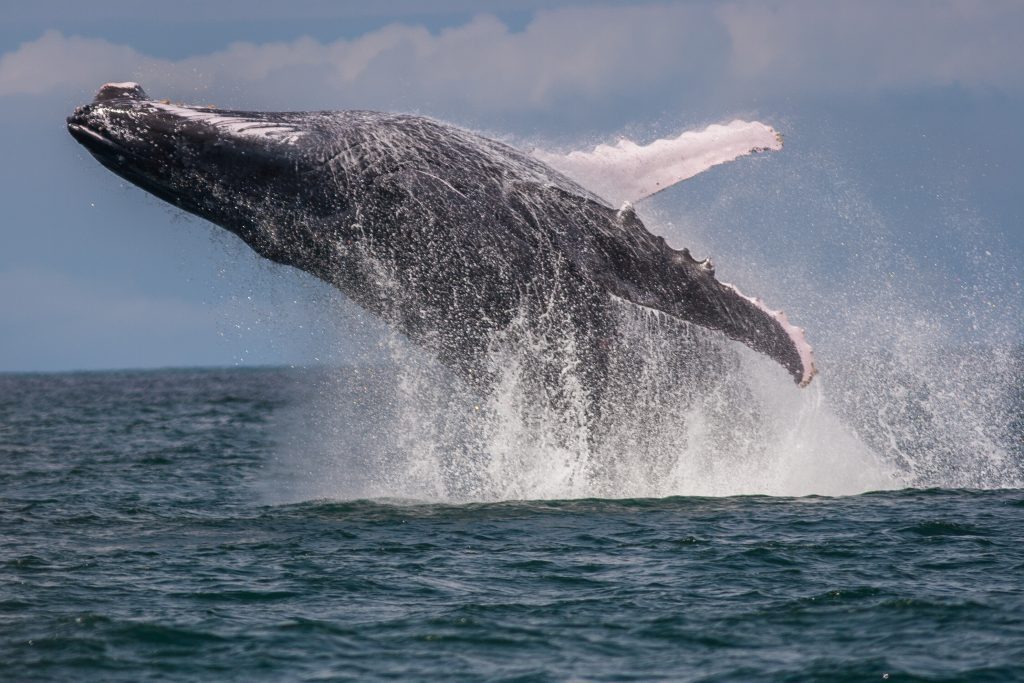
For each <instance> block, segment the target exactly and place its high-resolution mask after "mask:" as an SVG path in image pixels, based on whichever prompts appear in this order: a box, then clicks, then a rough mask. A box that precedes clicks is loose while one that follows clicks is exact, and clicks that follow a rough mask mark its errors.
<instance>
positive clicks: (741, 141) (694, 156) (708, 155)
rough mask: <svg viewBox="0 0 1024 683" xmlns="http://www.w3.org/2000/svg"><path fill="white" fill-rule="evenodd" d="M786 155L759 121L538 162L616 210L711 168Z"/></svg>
mask: <svg viewBox="0 0 1024 683" xmlns="http://www.w3.org/2000/svg"><path fill="white" fill-rule="evenodd" d="M779 149H782V136H781V135H779V133H778V132H777V131H776V130H775V129H774V128H772V127H771V126H767V125H765V124H763V123H760V122H758V121H740V120H736V121H732V122H731V123H727V124H724V125H723V124H715V125H711V126H708V127H707V128H705V129H703V130H700V131H686V132H684V133H682V134H680V135H679V136H677V137H674V138H662V139H660V140H655V141H654V142H652V143H650V144H648V145H638V144H637V143H635V142H633V141H632V140H627V139H626V138H622V139H620V140H619V141H618V142H616V143H615V144H614V145H598V146H597V147H595V148H594V149H593V150H591V151H589V152H583V151H574V152H569V153H568V154H560V153H557V152H549V151H546V150H542V149H535V150H534V151H533V156H535V157H536V158H538V159H540V160H541V161H543V162H544V163H546V164H548V165H549V166H551V167H552V168H554V169H555V170H558V171H561V172H562V173H564V174H565V175H567V176H568V177H570V178H572V179H573V180H575V181H576V182H578V183H579V184H580V185H582V186H583V187H585V188H587V189H588V190H590V191H591V192H594V193H595V194H597V195H599V196H601V197H603V198H604V199H606V200H608V201H609V202H611V203H612V204H613V205H614V204H619V203H621V202H623V201H628V202H638V201H640V200H641V199H645V198H647V197H650V196H651V195H653V194H655V193H657V192H661V191H662V190H664V189H665V188H667V187H671V186H672V185H675V184H676V183H678V182H680V181H683V180H686V179H687V178H692V177H693V176H695V175H697V174H698V173H701V172H703V171H706V170H707V169H709V168H711V167H712V166H717V165H718V164H723V163H725V162H727V161H733V160H734V159H738V158H739V157H741V156H746V155H747V154H752V153H754V152H766V151H771V150H779Z"/></svg>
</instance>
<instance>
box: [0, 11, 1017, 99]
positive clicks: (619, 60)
mask: <svg viewBox="0 0 1024 683" xmlns="http://www.w3.org/2000/svg"><path fill="white" fill-rule="evenodd" d="M1022 27H1024V4H1021V3H1019V2H1008V1H1004V2H998V1H993V2H985V3H974V2H961V1H956V0H947V1H945V2H931V1H924V0H918V1H916V2H901V3H889V2H864V3H842V4H833V3H817V2H803V1H799V0H793V1H788V2H777V3H767V4H766V3H760V2H758V3H754V2H729V3H686V4H667V5H644V6H630V7H623V6H615V7H596V8H595V7H587V8H581V7H570V8H563V9H556V10H550V11H546V10H544V11H538V12H536V13H535V14H534V15H533V18H532V20H531V21H530V22H529V23H528V24H527V25H526V27H525V28H524V29H523V30H521V31H516V30H513V29H511V28H510V27H509V26H508V25H506V24H505V23H503V22H502V21H501V20H500V19H498V18H495V17H493V16H489V15H480V16H477V17H476V18H474V19H473V20H471V21H469V22H468V23H465V24H463V25H460V26H457V27H453V28H449V29H445V30H442V31H439V32H430V31H428V30H427V29H425V28H423V27H420V26H414V25H407V24H392V25H389V26H386V27H384V28H381V29H378V30H375V31H371V32H368V33H366V34H364V35H362V36H360V37H358V38H355V39H352V40H337V41H334V42H327V43H323V42H319V41H316V40H313V39H310V38H299V39H296V40H292V41H289V42H271V43H261V44H252V43H235V44H232V45H230V46H228V47H226V48H225V49H223V50H220V51H218V52H214V53H211V54H205V55H196V56H193V57H189V58H186V59H182V60H178V61H170V60H164V59H157V58H154V57H151V56H148V55H147V54H146V53H145V49H144V47H142V46H129V45H120V44H113V43H111V42H108V41H106V40H102V39H94V38H85V37H79V36H69V35H64V34H63V33H60V32H58V31H49V32H47V33H45V34H44V35H42V36H41V37H40V38H38V39H37V40H34V41H32V42H28V43H25V44H23V45H21V46H20V47H18V48H17V49H16V50H14V51H11V52H8V53H6V54H4V55H3V56H2V57H0V96H10V95H33V94H44V93H49V92H54V91H59V90H62V89H63V90H67V91H73V92H75V93H76V94H87V93H91V92H92V91H93V90H94V89H95V88H96V87H97V86H98V85H99V84H101V83H103V82H105V81H113V80H138V81H140V82H142V83H143V84H144V85H145V86H146V87H147V88H148V89H149V90H150V92H151V94H153V95H155V96H166V97H172V98H179V99H185V100H189V101H197V100H200V101H205V98H207V97H209V98H213V97H216V98H218V104H222V105H225V106H230V105H237V104H248V105H263V106H288V105H289V104H290V105H291V106H296V105H301V106H303V107H324V108H327V107H343V106H367V107H372V106H382V107H388V106H391V107H394V106H402V105H405V106H415V107H427V108H434V109H450V108H456V107H457V108H469V109H471V110H474V111H493V110H503V111H508V110H515V111H524V110H525V111H543V110H545V109H547V108H551V107H554V106H556V105H559V104H564V102H565V101H567V100H580V99H582V100H584V101H603V100H604V99H606V98H608V97H624V96H629V95H631V94H640V93H643V92H649V91H651V90H652V89H666V90H671V91H672V92H674V93H694V94H695V95H699V96H701V97H703V98H714V97H724V98H728V97H730V96H731V95H732V94H733V93H735V92H742V93H746V94H747V95H751V94H753V95H755V96H756V94H757V93H769V92H770V93H773V94H776V95H779V94H781V95H786V94H801V93H807V92H815V93H823V94H829V93H833V92H834V93H839V92H864V91H869V92H873V91H878V90H880V89H885V88H913V87H933V86H948V85H960V86H963V87H968V88H980V89H996V90H1001V91H1006V92H1012V93H1019V92H1020V91H1021V90H1024V70H1022V69H1021V68H1020V65H1021V64H1022V63H1024V47H1022V42H1021V41H1020V39H1019V32H1020V29H1021V28H1022ZM224 99H226V100H228V101H226V102H225V101H223V100H224Z"/></svg>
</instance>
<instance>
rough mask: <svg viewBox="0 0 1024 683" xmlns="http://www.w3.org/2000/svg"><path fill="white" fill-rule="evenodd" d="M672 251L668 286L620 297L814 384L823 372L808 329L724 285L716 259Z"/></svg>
mask: <svg viewBox="0 0 1024 683" xmlns="http://www.w3.org/2000/svg"><path fill="white" fill-rule="evenodd" d="M666 249H668V248H666ZM668 251H669V252H670V253H671V256H670V258H669V261H670V263H669V265H668V267H667V268H666V269H665V270H664V271H662V273H660V276H661V277H662V278H664V280H663V281H662V282H660V283H659V284H657V285H655V286H653V287H647V288H643V289H640V288H637V287H635V286H628V285H627V286H626V287H624V288H622V289H621V290H620V291H616V292H614V293H615V294H617V295H619V296H622V297H623V298H625V299H628V300H630V301H633V303H637V304H641V305H644V306H648V307H649V308H653V309H655V310H659V311H662V312H663V313H667V314H668V315H670V316H673V317H676V318H679V319H681V320H685V321H687V322H691V323H694V324H696V325H700V326H701V327H705V328H707V329H710V330H716V331H719V332H721V333H723V334H724V335H725V336H726V337H728V338H729V339H732V340H734V341H738V342H741V343H743V344H745V345H746V346H748V347H750V348H751V349H753V350H755V351H758V352H760V353H763V354H765V355H766V356H768V357H770V358H772V359H773V360H775V361H776V362H778V363H779V364H780V365H782V366H783V367H784V368H786V370H787V371H789V373H790V375H792V376H793V379H794V380H795V381H796V383H797V384H799V385H800V386H801V387H805V386H807V385H808V384H809V383H810V381H811V379H812V378H813V377H814V375H816V374H817V372H818V371H817V369H816V368H815V366H814V354H813V351H812V349H811V346H810V344H808V343H807V339H806V337H805V335H804V330H803V329H801V328H799V327H797V326H795V325H793V324H792V323H790V322H789V319H788V318H787V317H786V314H785V313H783V312H782V311H776V310H773V309H771V308H768V306H766V305H765V304H764V302H762V301H761V300H760V299H757V298H754V297H748V296H746V295H745V294H743V292H741V291H740V290H739V289H738V288H737V287H735V286H734V285H731V284H729V283H726V282H719V281H718V280H717V279H716V278H715V276H714V267H713V266H712V265H711V260H710V259H705V260H704V261H697V260H695V259H693V258H692V257H691V256H690V254H689V252H688V251H687V250H685V249H684V250H682V251H678V252H677V251H674V250H671V249H668Z"/></svg>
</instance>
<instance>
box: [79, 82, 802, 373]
mask: <svg viewBox="0 0 1024 683" xmlns="http://www.w3.org/2000/svg"><path fill="white" fill-rule="evenodd" d="M68 130H69V131H70V133H71V135H72V136H74V138H75V139H76V140H77V141H78V142H80V143H81V144H82V145H83V146H85V147H86V148H87V149H88V150H89V151H90V152H91V153H92V154H93V155H94V156H95V157H96V158H97V159H98V160H99V161H100V163H102V164H103V165H104V166H106V167H107V168H109V169H110V170H112V171H113V172H114V173H116V174H118V175H119V176H121V177H123V178H125V179H126V180H128V181H129V182H131V183H134V184H135V185H138V186H139V187H141V188H142V189H144V190H146V191H148V192H150V193H152V194H154V195H156V196H157V197H160V198H161V199H164V200H166V201H168V202H170V203H172V204H174V205H175V206H178V207H180V208H182V209H184V210H185V211H188V212H191V213H193V214H196V215H197V216H200V217H202V218H204V219H207V220H209V221H210V222H212V223H215V224H216V225H219V226H221V227H222V228H224V229H226V230H229V231H230V232H232V233H234V234H235V235H237V236H238V237H240V238H241V239H242V240H244V241H245V242H246V243H247V244H248V245H249V246H250V247H251V248H252V249H253V250H255V251H256V252H257V253H258V254H260V255H261V256H263V257H265V258H268V259H270V260H273V261H275V262H278V263H282V264H286V265H289V266H293V267H295V268H299V269H301V270H303V271H306V272H308V273H310V274H312V275H314V276H316V277H318V278H320V279H322V280H324V281H326V282H328V283H330V284H331V285H334V286H335V287H337V288H339V289H340V290H341V291H342V292H344V293H345V294H346V295H347V296H348V297H349V298H351V299H352V300H353V301H355V302H356V303H358V304H359V305H360V306H362V307H364V308H365V309H368V310H369V311H372V312H373V313H375V314H376V315H378V316H380V317H382V318H383V319H384V320H386V321H387V322H388V323H389V324H391V325H393V326H394V327H395V328H397V329H398V330H400V331H401V332H402V333H403V334H404V335H405V336H407V337H408V338H409V339H410V340H411V341H412V342H414V343H416V344H419V345H421V346H423V347H426V348H427V349H429V350H430V351H431V352H432V353H434V354H435V355H436V356H437V357H438V358H439V359H440V360H441V361H442V362H443V363H445V364H446V365H447V366H449V367H450V368H452V369H453V370H454V371H456V372H457V373H458V374H459V375H460V376H462V377H464V378H467V379H470V380H474V379H480V378H482V377H483V375H484V374H485V373H484V371H483V370H482V369H481V360H482V358H483V357H484V356H485V355H486V353H487V349H488V344H489V343H490V340H491V338H492V337H493V335H494V334H500V333H502V331H503V330H506V329H507V328H508V327H509V326H510V325H511V324H512V322H513V321H514V320H517V319H522V318H523V316H526V317H528V318H529V317H531V316H537V317H539V318H543V316H544V315H546V314H547V313H548V312H550V311H551V310H552V308H556V309H558V310H559V311H560V313H561V315H562V316H563V317H564V319H566V320H569V321H571V325H569V327H568V330H567V331H565V330H563V332H564V333H566V334H570V335H571V336H572V337H573V341H574V348H576V349H577V350H578V359H579V361H580V363H581V364H583V365H584V366H585V367H586V372H585V374H586V376H587V377H588V381H591V382H593V383H598V384H599V383H600V381H601V366H602V363H603V362H604V361H603V353H604V349H606V348H607V347H608V339H609V337H610V336H611V335H614V334H615V324H616V323H615V318H616V316H615V314H614V312H613V311H614V309H615V307H616V306H619V305H620V304H621V301H623V300H624V301H627V302H630V303H631V304H634V305H637V306H641V307H644V308H646V309H651V310H654V311H658V312H660V313H661V314H664V315H665V316H668V317H669V318H672V319H676V320H681V321H685V322H686V323H691V324H694V325H697V326H700V327H703V328H707V329H708V330H713V331H717V332H720V333H722V334H723V335H724V336H725V337H728V338H729V339H733V340H736V341H738V342H741V343H743V344H746V345H747V346H749V347H750V348H752V349H754V350H756V351H758V352H761V353H763V354H766V355H767V356H769V357H771V358H773V359H774V360H776V361H777V362H778V363H780V364H781V365H782V366H783V367H784V368H785V369H786V370H787V371H788V372H789V373H790V375H791V376H792V377H793V378H794V380H795V381H796V382H797V383H798V384H800V385H801V386H803V385H806V384H807V383H808V382H810V380H811V378H812V377H813V376H814V374H815V372H816V371H815V368H814V362H813V358H812V355H811V350H810V347H809V346H808V344H807V343H806V341H805V340H804V335H803V330H801V329H799V328H797V327H795V326H793V325H791V324H790V323H789V321H788V320H787V319H786V316H785V315H783V314H782V313H781V312H778V311H773V310H771V309H769V308H767V307H766V306H765V305H764V304H762V303H761V302H760V301H759V300H757V299H753V298H748V297H746V296H744V295H743V294H742V293H740V292H739V290H737V289H736V288H735V287H733V286H732V285H729V284H727V283H722V282H719V281H718V280H716V279H715V269H714V266H713V265H712V264H711V261H710V259H706V260H704V261H698V260H697V259H694V258H693V257H692V256H691V255H690V252H689V251H688V250H686V249H682V250H675V249H673V248H671V247H670V246H668V245H667V244H666V242H665V240H664V239H663V238H662V237H659V236H657V235H654V234H652V233H650V232H649V231H648V230H647V229H646V228H645V227H644V224H643V223H642V222H641V220H640V219H639V217H638V216H637V214H636V212H635V210H634V209H633V207H632V205H630V204H628V203H626V204H624V205H622V206H621V207H620V208H614V207H612V206H611V205H610V204H609V203H608V202H607V201H606V200H604V199H602V197H600V196H598V195H597V194H595V193H594V192H592V191H590V190H588V189H586V188H585V187H584V186H582V185H580V184H578V183H577V182H576V181H574V180H571V179H570V178H569V177H568V176H567V175H564V174H563V173H562V172H559V171H556V170H554V168H552V167H551V166H550V165H549V164H547V163H544V162H542V161H540V160H539V159H538V158H537V157H536V156H532V155H530V154H527V153H524V152H521V151H519V150H517V149H514V148H513V147H510V146H508V145H506V144H503V143H501V142H497V141H494V140H491V139H488V138H485V137H482V136H480V135H477V134H474V133H472V132H469V131H466V130H462V129H460V128H457V127H454V126H451V125H448V124H445V123H442V122H439V121H435V120H432V119H429V118H424V117H420V116H412V115H408V114H394V113H380V112H371V111H337V112H245V111H230V110H222V109H216V108H212V107H196V106H185V105H179V104H171V103H169V102H167V101H155V100H152V99H150V98H149V97H148V96H147V95H146V94H145V92H144V91H143V90H142V88H141V87H140V86H139V85H137V84H135V83H108V84H106V85H104V86H103V87H102V88H101V89H100V91H99V93H98V94H97V96H96V99H95V100H94V101H93V102H92V103H90V104H88V105H86V106H83V107H79V108H78V109H76V110H75V112H74V113H73V115H72V116H70V117H69V118H68ZM651 177H654V178H656V179H658V180H657V183H648V185H650V186H651V187H652V188H654V185H655V184H657V188H654V189H658V188H660V187H661V185H660V182H661V176H658V175H657V174H654V175H652V176H651ZM644 191H647V190H646V189H645V190H644Z"/></svg>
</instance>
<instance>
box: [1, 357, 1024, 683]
mask: <svg viewBox="0 0 1024 683" xmlns="http://www.w3.org/2000/svg"><path fill="white" fill-rule="evenodd" d="M345 381H347V382H348V385H351V386H350V387H349V388H350V389H351V392H353V393H358V391H360V390H362V389H365V386H363V385H361V384H360V382H361V381H362V380H356V379H354V378H352V377H350V378H349V379H348V380H345ZM342 383H343V384H344V383H345V382H342ZM322 389H323V385H322V383H319V384H318V382H317V381H314V379H313V378H312V377H311V375H310V371H305V370H285V369H256V370H196V371H185V370H178V371H147V372H104V373H70V374H41V375H0V680H2V681H68V680H76V681H78V680H96V681H140V680H146V681H158V680H228V681H263V680H266V681H290V680H309V681H312V680H316V681H329V680H359V681H366V680H410V681H412V680H415V681H425V680H436V681H478V680H493V681H499V680H501V681H506V680H507V681H549V680H550V681H591V680H593V681H622V680H636V681H657V680H664V681H801V682H803V681H871V680H892V681H994V682H1003V681H1014V680H1024V490H1021V489H1014V488H995V489H992V490H969V489H954V488H950V489H944V488H924V489H897V490H887V491H879V492H870V491H869V492H865V493H861V494H859V495H851V496H844V497H817V496H805V497H781V496H774V497H769V496H719V497H662V498H614V497H607V498H603V499H596V498H583V499H575V500H565V499H562V500H559V499H548V500H506V501H502V500H492V501H491V502H461V503H458V502H454V501H447V502H424V501H423V500H419V501H417V500H410V499H408V498H388V497H386V496H385V497H381V496H375V497H374V498H373V499H358V498H352V497H350V496H340V495H339V496H334V497H331V496H330V495H325V494H324V491H329V490H330V486H328V485H327V484H329V483H330V482H326V483H325V481H324V478H325V476H326V475H325V474H324V473H325V472H326V471H327V470H326V469H325V465H324V457H325V456H324V453H325V452H328V453H329V452H332V451H334V452H337V453H339V454H340V453H344V452H347V451H348V450H351V449H353V448H365V444H366V443H370V442H372V441H373V440H374V438H375V436H379V437H381V438H383V436H384V435H379V434H375V430H379V429H381V428H382V425H383V424H385V422H381V421H380V420H379V419H377V418H374V417H373V416H370V415H367V416H366V419H365V420H363V421H362V422H361V423H359V424H356V423H357V422H359V421H358V419H357V418H358V415H355V417H353V418H352V419H351V420H350V423H351V424H349V427H348V428H333V427H332V429H328V430H326V432H325V435H321V436H320V437H318V438H317V439H311V438H306V439H303V438H300V437H302V436H303V435H302V434H296V429H295V428H294V425H295V424H296V423H297V422H298V423H299V424H301V425H302V426H301V429H299V431H300V432H309V431H311V430H312V431H315V421H313V422H311V423H308V424H307V423H305V422H303V421H302V419H300V418H301V417H302V416H308V415H309V414H312V413H323V410H324V408H323V404H322V400H321V401H320V403H319V404H318V405H319V407H318V408H317V409H316V410H315V411H314V410H312V409H307V406H309V405H310V402H311V401H312V402H316V398H317V397H316V396H315V395H314V394H317V395H319V394H322ZM343 393H344V392H343ZM321 398H322V396H321ZM289 425H292V427H291V428H289ZM305 436H306V437H308V436H309V435H308V434H306V435H305ZM350 439H355V440H354V441H352V440H350ZM314 442H317V443H320V444H321V446H320V448H319V451H318V453H317V454H316V456H315V457H311V459H310V460H309V461H308V462H307V461H305V460H304V459H303V457H302V453H301V452H296V451H297V450H298V451H301V450H302V448H303V444H310V443H314ZM325 442H326V443H327V444H328V446H329V447H324V445H323V444H324V443H325ZM358 463H359V460H358V458H356V459H353V458H351V457H350V458H347V459H346V458H340V459H339V464H338V466H337V470H336V471H334V472H332V473H331V476H330V479H331V480H332V481H337V482H344V481H346V480H347V478H349V477H350V476H351V477H353V478H358V475H359V474H360V473H358V472H349V471H348V469H347V468H355V467H357V466H358ZM314 483H319V484H321V486H319V487H317V486H314V485H313V484H314ZM378 489H381V490H384V491H386V490H387V489H386V482H384V484H383V485H381V484H380V482H378ZM338 490H341V488H339V489H338Z"/></svg>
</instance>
